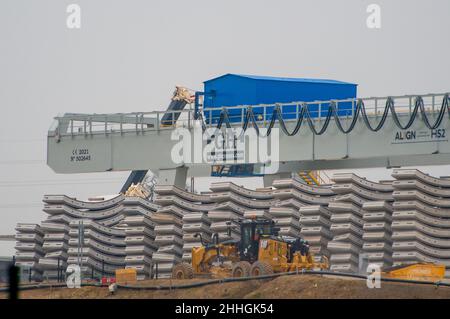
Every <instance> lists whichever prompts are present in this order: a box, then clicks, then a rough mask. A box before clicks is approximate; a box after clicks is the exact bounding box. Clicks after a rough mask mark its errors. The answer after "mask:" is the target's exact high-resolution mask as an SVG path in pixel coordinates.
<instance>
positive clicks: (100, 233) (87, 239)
mask: <svg viewBox="0 0 450 319" xmlns="http://www.w3.org/2000/svg"><path fill="white" fill-rule="evenodd" d="M80 225H82V227H81V228H80ZM69 227H70V231H69V234H70V240H69V249H68V251H67V254H68V259H67V263H68V264H78V265H81V266H82V267H81V271H82V273H83V275H84V276H86V277H93V278H94V277H99V276H113V275H114V271H115V269H119V268H124V267H125V241H124V238H125V232H124V231H123V230H122V229H115V228H111V227H106V226H102V225H100V224H98V223H96V222H94V221H93V220H90V219H84V220H80V219H78V220H72V221H71V222H70V224H69ZM80 230H82V232H83V239H84V240H83V243H82V246H81V245H80V244H79V231H80Z"/></svg>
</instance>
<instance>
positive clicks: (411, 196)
mask: <svg viewBox="0 0 450 319" xmlns="http://www.w3.org/2000/svg"><path fill="white" fill-rule="evenodd" d="M392 196H393V197H394V198H395V200H407V201H409V200H419V201H421V202H423V203H425V204H428V205H430V206H435V207H436V206H437V207H442V208H450V199H444V198H437V197H434V196H430V195H427V194H424V193H422V192H420V191H418V190H412V191H411V190H409V191H394V192H393V193H392Z"/></svg>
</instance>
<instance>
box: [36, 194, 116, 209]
mask: <svg viewBox="0 0 450 319" xmlns="http://www.w3.org/2000/svg"><path fill="white" fill-rule="evenodd" d="M123 199H124V196H123V195H122V194H120V195H117V196H115V197H113V198H111V199H108V200H103V201H88V202H85V201H80V200H77V199H76V198H72V197H69V196H66V195H44V199H43V202H44V203H47V204H52V205H67V206H70V207H73V208H75V209H89V210H101V209H107V208H110V207H113V206H117V205H118V204H119V203H121V202H122V201H123Z"/></svg>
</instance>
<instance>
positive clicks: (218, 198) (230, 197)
mask: <svg viewBox="0 0 450 319" xmlns="http://www.w3.org/2000/svg"><path fill="white" fill-rule="evenodd" d="M210 197H211V200H212V201H214V202H216V203H222V202H226V201H232V202H234V203H236V204H237V205H241V206H245V207H248V208H255V209H268V208H269V207H271V206H273V205H275V204H276V203H277V200H274V199H260V200H254V199H249V198H247V197H244V196H241V195H238V194H235V193H233V192H221V193H212V194H211V195H210Z"/></svg>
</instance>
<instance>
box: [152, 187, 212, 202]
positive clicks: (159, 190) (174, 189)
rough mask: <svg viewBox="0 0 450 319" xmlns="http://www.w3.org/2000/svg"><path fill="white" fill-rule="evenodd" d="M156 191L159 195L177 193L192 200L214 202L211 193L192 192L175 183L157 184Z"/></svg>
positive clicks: (176, 194)
mask: <svg viewBox="0 0 450 319" xmlns="http://www.w3.org/2000/svg"><path fill="white" fill-rule="evenodd" d="M154 191H155V193H156V194H159V195H175V196H178V197H180V198H182V199H184V200H187V201H190V202H201V203H212V202H213V201H212V200H211V198H210V196H209V195H200V194H195V193H190V192H187V191H185V190H183V189H181V188H179V187H176V186H174V185H156V186H155V189H154Z"/></svg>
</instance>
